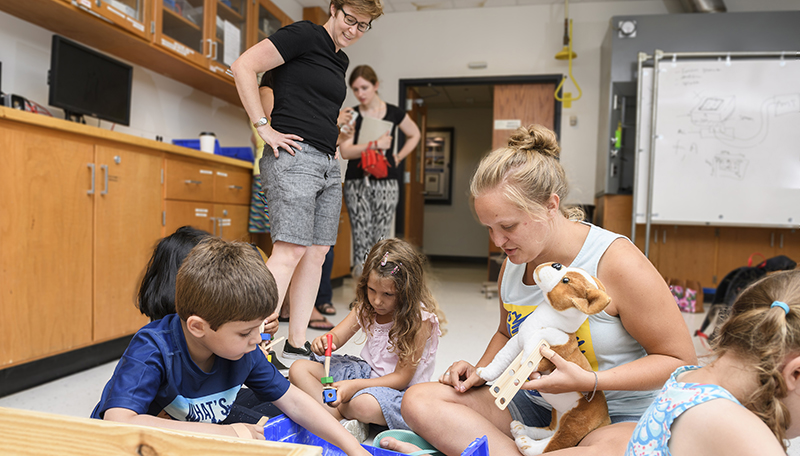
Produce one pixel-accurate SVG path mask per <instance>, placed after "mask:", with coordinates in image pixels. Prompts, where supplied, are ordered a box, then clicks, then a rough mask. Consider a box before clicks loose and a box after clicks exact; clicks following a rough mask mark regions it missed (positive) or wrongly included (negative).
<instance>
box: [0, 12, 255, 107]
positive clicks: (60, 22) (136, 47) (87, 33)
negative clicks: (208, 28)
mask: <svg viewBox="0 0 800 456" xmlns="http://www.w3.org/2000/svg"><path fill="white" fill-rule="evenodd" d="M0 10H2V11H4V12H6V13H8V14H11V15H12V16H16V17H18V18H20V19H22V20H25V21H28V22H30V23H32V24H35V25H38V26H40V27H43V28H45V29H47V30H50V31H52V32H53V33H57V34H59V35H63V36H65V37H67V38H70V39H73V40H75V41H78V42H80V43H82V44H85V45H87V46H91V47H93V48H96V49H97V50H99V51H101V52H105V53H108V54H111V55H113V56H115V57H119V58H121V59H125V60H127V61H128V62H131V63H134V64H136V65H140V66H143V67H145V68H148V69H150V70H153V71H155V72H156V73H159V74H162V75H164V76H167V77H169V78H172V79H175V80H176V81H178V82H181V83H184V84H187V85H189V86H191V87H194V88H195V89H197V90H200V91H202V92H205V93H208V94H209V95H212V96H215V97H217V98H220V99H222V100H225V101H227V102H229V103H231V104H233V105H235V106H241V102H240V100H239V95H238V93H237V92H236V86H235V85H234V84H233V80H232V79H230V78H228V77H226V76H224V75H217V74H214V73H212V72H211V71H210V70H209V69H208V68H204V67H201V66H200V65H197V64H195V63H192V62H190V61H188V60H183V59H180V58H178V57H176V56H175V55H174V54H172V53H170V52H169V51H168V50H166V49H164V48H161V47H159V46H157V45H155V44H153V43H151V42H149V41H147V40H145V39H144V38H142V37H140V36H136V35H133V34H131V33H128V32H125V31H123V30H122V29H120V28H119V27H118V26H115V25H113V24H109V23H107V22H105V21H100V20H97V18H95V17H94V16H92V15H90V14H87V13H86V12H84V11H81V10H80V9H79V8H77V7H75V6H72V5H71V4H69V3H66V2H61V1H53V0H26V1H24V2H21V1H7V0H3V1H0Z"/></svg>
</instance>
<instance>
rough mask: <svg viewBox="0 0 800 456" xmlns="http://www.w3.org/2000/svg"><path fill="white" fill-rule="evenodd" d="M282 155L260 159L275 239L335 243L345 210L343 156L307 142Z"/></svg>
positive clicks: (268, 155)
mask: <svg viewBox="0 0 800 456" xmlns="http://www.w3.org/2000/svg"><path fill="white" fill-rule="evenodd" d="M300 147H301V149H300V150H296V149H295V155H291V154H290V153H288V152H286V151H285V150H283V149H281V151H280V158H275V155H273V154H271V153H265V154H264V156H263V157H262V158H261V161H260V163H259V168H260V169H261V181H262V184H263V186H264V192H265V193H266V195H267V201H269V216H270V225H271V234H272V242H278V241H282V242H289V243H291V244H298V245H305V246H309V245H312V244H316V245H334V244H335V243H336V233H337V231H338V229H339V214H340V213H341V210H342V178H341V169H340V168H339V160H336V159H334V158H333V155H329V154H326V153H324V152H320V151H319V150H317V149H316V148H314V147H313V146H311V145H308V144H306V143H300Z"/></svg>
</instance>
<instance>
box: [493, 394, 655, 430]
mask: <svg viewBox="0 0 800 456" xmlns="http://www.w3.org/2000/svg"><path fill="white" fill-rule="evenodd" d="M534 394H536V393H530V392H528V391H525V390H520V391H519V392H518V393H517V394H516V395H514V398H513V399H511V402H510V403H509V404H508V411H509V412H510V413H511V418H512V419H514V420H516V421H519V422H520V423H522V424H524V425H525V426H533V427H546V426H548V425H549V424H550V420H551V419H552V417H553V414H552V409H550V408H547V407H544V406H541V405H539V404H537V403H536V402H534V401H533V400H532V399H531V396H532V395H534ZM539 399H540V400H541V397H540V398H539ZM640 417H641V415H611V423H612V424H614V423H624V422H627V421H632V422H634V423H636V422H637V421H639V418H640Z"/></svg>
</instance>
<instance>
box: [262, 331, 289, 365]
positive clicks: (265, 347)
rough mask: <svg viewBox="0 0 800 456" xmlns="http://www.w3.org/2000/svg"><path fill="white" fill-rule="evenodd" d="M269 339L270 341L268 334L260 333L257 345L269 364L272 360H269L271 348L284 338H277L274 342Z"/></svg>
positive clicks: (270, 337)
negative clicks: (259, 341)
mask: <svg viewBox="0 0 800 456" xmlns="http://www.w3.org/2000/svg"><path fill="white" fill-rule="evenodd" d="M271 339H272V336H270V335H269V334H268V333H265V332H262V333H261V343H259V344H258V348H260V349H261V351H262V352H263V353H264V356H266V357H267V361H269V362H272V359H271V358H272V357H271V356H270V355H269V352H270V350H272V347H274V346H275V344H277V343H278V342H280V341H282V340H283V339H285V337H279V338H277V339H275V340H271Z"/></svg>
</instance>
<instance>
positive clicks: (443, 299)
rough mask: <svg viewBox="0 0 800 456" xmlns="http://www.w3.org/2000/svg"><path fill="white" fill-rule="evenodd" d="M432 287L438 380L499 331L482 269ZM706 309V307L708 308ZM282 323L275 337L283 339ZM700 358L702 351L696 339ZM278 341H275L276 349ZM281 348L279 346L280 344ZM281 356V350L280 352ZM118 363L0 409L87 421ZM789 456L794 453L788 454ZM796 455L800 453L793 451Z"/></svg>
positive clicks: (347, 297) (690, 317)
mask: <svg viewBox="0 0 800 456" xmlns="http://www.w3.org/2000/svg"><path fill="white" fill-rule="evenodd" d="M431 272H432V274H431V287H432V289H433V292H434V295H435V296H436V298H437V299H438V300H439V304H440V306H441V307H442V309H443V310H444V312H445V315H446V316H447V320H448V323H447V325H446V328H447V330H448V331H447V334H446V335H445V336H444V337H443V338H442V339H441V341H440V344H439V352H438V355H437V359H438V360H439V363H438V364H437V366H436V370H435V372H434V378H438V377H439V376H440V375H441V374H442V373H443V372H444V370H445V369H446V368H447V367H449V365H450V363H451V362H452V361H454V360H457V359H465V360H467V361H470V362H473V363H474V362H476V361H477V360H478V358H480V356H481V354H482V353H483V350H484V348H485V347H486V343H487V341H488V340H489V338H490V337H491V336H492V334H493V333H494V331H495V329H496V328H497V324H498V320H497V318H498V317H497V315H498V314H497V298H496V297H493V298H491V299H487V298H486V297H485V296H484V295H483V294H482V293H481V285H482V283H483V282H484V281H485V280H486V267H485V266H483V265H480V264H458V263H439V264H434V265H432V268H431ZM353 286H354V282H353V280H352V279H345V281H344V284H343V285H342V286H340V287H338V288H335V289H334V297H333V301H334V305H335V306H336V309H337V314H336V315H335V316H333V317H329V319H330V320H331V321H332V322H334V323H338V322H339V321H341V319H342V318H344V316H345V315H346V313H347V311H348V304H349V303H350V301H351V300H352V299H353V296H354V291H353ZM706 307H708V306H706ZM683 316H684V319H685V320H686V323H687V325H688V326H689V329H690V330H691V332H692V333H694V330H695V329H696V328H698V327H699V326H700V324H701V323H702V321H703V318H704V315H703V314H683ZM285 326H286V325H282V327H281V329H280V330H279V331H278V334H277V335H276V337H280V336H285V335H286V328H285ZM321 334H323V332H322V331H316V330H311V329H310V330H309V331H308V333H307V337H308V338H313V337H317V336H318V335H321ZM358 340H359V335H356V336H355V337H354V338H353V340H351V341H350V342H349V343H348V344H347V345H345V346H344V347H343V348H342V349H341V351H340V353H349V354H354V355H357V354H358V353H359V352H360V351H361V347H362V346H361V345H358V344H356V343H354V341H358ZM694 342H695V348H696V349H697V352H698V355H701V354H705V353H706V350H705V348H704V347H703V346H702V345H701V344H700V341H699V340H698V339H697V338H694ZM280 344H281V343H279V345H280ZM281 348H282V345H281ZM279 353H280V351H279ZM115 365H116V362H111V363H107V364H104V365H101V366H98V367H96V368H93V369H89V370H86V371H84V372H80V373H78V374H74V375H71V376H68V377H65V378H62V379H59V380H56V381H53V382H50V383H47V384H44V385H40V386H37V387H34V388H31V389H29V390H25V391H21V392H19V393H15V394H12V395H8V396H5V397H2V398H0V407H11V408H19V409H25V410H35V411H41V412H49V413H56V414H61V415H71V416H79V417H88V416H89V415H90V414H91V411H92V409H93V408H94V406H95V405H96V403H97V401H98V400H99V398H100V393H101V391H102V389H103V386H104V385H105V383H106V382H107V381H108V379H109V378H110V377H111V374H112V373H113V371H114V366H115ZM789 454H793V452H792V451H790V452H789ZM795 454H797V455H798V456H800V451H798V452H796V453H795Z"/></svg>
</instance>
